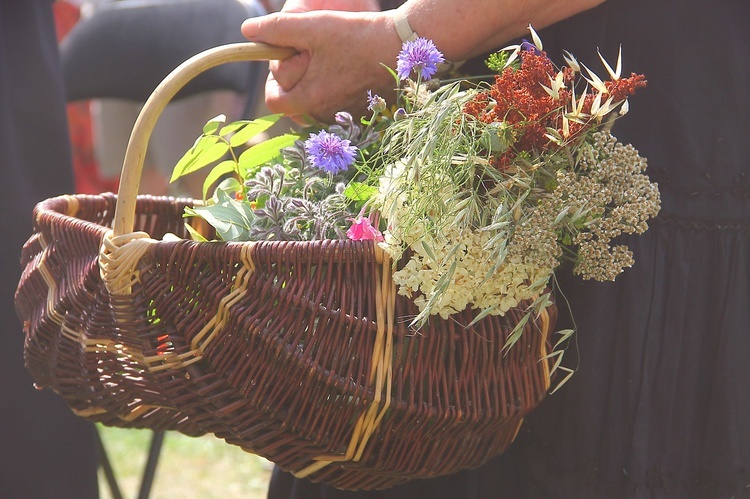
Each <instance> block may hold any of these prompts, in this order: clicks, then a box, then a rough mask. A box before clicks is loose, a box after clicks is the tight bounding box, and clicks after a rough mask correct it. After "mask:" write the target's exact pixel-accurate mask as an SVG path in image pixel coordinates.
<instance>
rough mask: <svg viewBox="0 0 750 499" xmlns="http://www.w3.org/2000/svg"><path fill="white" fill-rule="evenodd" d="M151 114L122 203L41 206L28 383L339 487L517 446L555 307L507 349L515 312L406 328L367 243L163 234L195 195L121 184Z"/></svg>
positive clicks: (30, 248)
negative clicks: (211, 437)
mask: <svg viewBox="0 0 750 499" xmlns="http://www.w3.org/2000/svg"><path fill="white" fill-rule="evenodd" d="M286 55H288V51H279V50H274V49H271V48H268V47H264V46H260V45H254V44H240V45H237V46H227V47H222V48H219V49H214V50H213V51H209V52H208V53H205V54H201V55H200V56H197V57H196V58H194V60H193V59H191V60H189V61H187V62H186V63H185V64H184V65H183V66H184V67H183V66H181V67H180V68H178V69H177V70H175V73H173V75H171V76H170V77H168V80H169V81H167V80H165V83H164V84H162V85H161V86H160V87H159V88H158V89H157V90H156V91H155V92H154V95H153V96H152V99H154V100H156V101H157V104H153V103H151V100H150V101H149V103H151V104H149V103H147V105H146V108H144V109H147V108H149V106H151V109H156V111H154V113H155V115H158V114H159V113H160V112H161V109H163V105H165V104H163V102H164V101H168V100H169V99H170V98H171V95H173V94H174V93H175V92H176V91H177V90H178V89H179V87H180V86H181V85H182V84H184V80H185V79H186V78H187V79H189V78H190V77H191V76H190V75H191V74H193V73H194V72H196V71H202V70H205V69H207V68H208V67H211V66H212V65H216V64H220V63H223V62H227V61H228V60H239V59H259V58H278V57H284V56H286ZM185 67H187V68H189V70H188V71H186V70H185ZM191 72H192V73H191ZM175 74H176V75H183V76H174V75H175ZM185 74H187V76H184V75H185ZM148 113H149V112H148V111H146V110H145V111H144V113H142V115H141V117H140V118H139V122H138V123H136V127H135V128H134V131H133V137H131V145H130V146H129V148H128V156H127V157H126V160H125V166H124V171H123V178H122V180H121V188H120V194H119V197H118V196H115V195H113V194H103V195H100V196H88V195H79V196H61V197H58V198H53V199H49V200H46V201H44V202H42V203H40V204H39V205H38V206H37V207H36V209H35V233H34V235H33V236H32V237H31V239H30V240H29V241H28V242H27V244H26V245H25V246H24V249H23V255H22V265H24V267H25V270H24V272H23V275H22V277H21V281H20V283H19V286H18V291H17V294H16V307H17V310H18V313H19V315H20V317H21V318H22V320H23V321H24V329H25V333H26V349H25V355H26V361H27V366H28V368H29V369H30V371H31V372H32V374H33V376H34V377H35V379H36V380H37V382H38V384H39V385H41V386H43V387H45V388H49V389H52V390H54V391H55V392H57V393H58V394H60V395H61V396H62V397H63V398H64V399H65V400H66V401H67V403H68V404H69V405H70V406H71V408H72V409H73V410H74V411H75V412H76V413H77V414H79V415H81V416H82V417H85V418H87V419H90V420H93V421H98V422H102V423H104V424H107V425H112V426H120V427H132V428H152V429H159V430H177V431H180V432H183V433H185V434H188V435H201V434H205V433H213V434H215V435H216V436H217V437H220V438H223V439H226V441H227V442H229V443H232V444H236V445H239V446H240V447H242V448H243V449H244V450H246V451H249V452H253V453H256V454H259V455H261V456H264V457H266V458H268V459H269V460H271V461H273V462H275V463H277V464H279V465H280V466H281V467H282V468H284V469H287V470H289V471H292V472H294V473H295V474H297V475H298V476H307V477H309V478H310V479H311V480H314V481H323V482H326V483H330V484H332V485H334V486H336V487H339V488H346V489H373V488H385V487H389V486H392V485H395V484H398V483H401V482H404V481H406V480H409V479H412V478H421V477H430V476H436V475H442V474H446V473H451V472H454V471H458V470H461V469H465V468H471V467H475V466H478V465H480V464H482V463H483V462H485V461H486V460H488V459H489V458H491V457H493V456H495V455H497V454H499V453H501V452H502V451H503V450H504V449H505V448H506V447H507V446H508V445H509V444H510V443H511V442H512V441H513V438H514V437H515V435H516V433H517V431H518V428H519V426H520V424H521V421H522V419H523V417H524V416H525V415H526V414H528V413H529V412H530V411H531V410H532V409H533V408H534V407H535V406H536V405H537V404H538V403H539V402H540V401H541V400H542V399H543V397H544V396H545V394H546V392H547V389H548V387H549V365H548V362H547V361H546V360H544V361H542V360H541V359H542V358H543V357H544V356H545V355H546V353H547V340H546V339H547V335H548V333H549V331H550V328H551V327H552V326H553V324H554V320H555V308H554V306H552V307H549V308H548V309H547V310H546V311H545V312H544V313H543V314H542V315H541V316H540V318H539V319H538V320H537V321H530V322H529V323H527V324H526V326H525V330H524V333H523V335H522V337H521V339H520V340H519V341H518V343H517V344H515V345H514V346H513V347H512V348H510V349H509V350H508V351H504V350H503V349H502V348H503V345H504V344H505V341H506V339H507V337H508V335H509V334H510V332H511V331H512V330H513V327H514V325H515V324H516V323H517V321H518V320H519V319H520V318H521V316H522V314H521V313H520V312H512V313H509V314H507V315H506V316H505V317H487V318H484V319H482V320H481V321H480V322H478V323H477V324H476V325H475V326H474V327H472V328H471V329H465V328H464V327H463V326H461V324H468V323H470V322H471V320H472V318H473V315H472V312H468V311H465V312H463V313H461V314H458V315H456V316H454V317H452V318H451V320H440V319H436V320H435V319H433V320H431V321H430V323H429V325H428V326H426V327H424V328H422V329H421V330H419V331H416V332H415V331H413V330H410V329H409V328H408V327H407V324H408V322H409V318H411V317H414V315H415V314H416V313H417V310H416V307H415V306H414V304H413V303H412V302H411V301H409V300H408V299H406V298H404V297H402V296H397V295H396V293H395V287H394V285H393V283H392V280H391V268H392V266H391V264H390V262H389V261H388V259H387V258H386V257H385V256H384V254H383V253H382V251H380V250H379V249H378V248H377V247H376V246H374V245H373V244H372V242H370V241H345V240H328V241H317V242H255V243H198V242H193V241H190V240H187V239H183V240H175V238H172V237H169V236H168V237H166V238H165V237H164V236H165V235H166V234H168V233H173V234H176V235H177V236H178V237H180V238H187V237H188V234H187V233H186V230H185V228H184V225H183V224H184V221H185V219H184V218H183V216H182V215H183V210H184V208H185V206H189V205H192V203H193V202H192V201H191V200H185V199H183V200H179V199H173V198H166V197H150V196H135V194H133V193H134V192H137V185H138V181H139V177H140V169H141V167H142V158H143V151H145V146H144V147H141V149H142V150H140V151H139V150H138V149H139V147H140V146H137V144H139V143H141V142H143V143H147V140H145V138H147V137H148V135H149V134H150V130H151V129H152V128H153V123H154V122H155V119H156V118H155V117H153V118H152V117H150V115H149V114H148Z"/></svg>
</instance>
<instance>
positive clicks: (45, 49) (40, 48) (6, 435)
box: [0, 0, 98, 499]
mask: <svg viewBox="0 0 750 499" xmlns="http://www.w3.org/2000/svg"><path fill="white" fill-rule="evenodd" d="M64 103H65V97H64V92H63V88H62V74H61V71H60V66H59V60H58V54H57V39H56V36H55V26H54V22H53V17H52V2H51V0H3V1H0V174H2V196H0V209H1V210H2V211H0V213H2V237H1V238H0V264H2V271H1V273H0V276H1V277H2V278H0V324H1V325H2V326H1V327H2V329H0V338H2V347H1V348H0V407H1V408H2V409H0V497H3V498H9V499H16V498H17V499H67V498H71V499H87V498H95V497H98V486H97V475H96V470H97V456H96V446H95V440H94V437H95V434H94V426H93V425H92V424H91V423H88V422H86V421H84V420H83V419H80V418H78V417H77V416H75V415H74V414H73V413H72V411H71V410H70V409H69V408H68V406H67V405H66V404H65V402H64V401H63V399H62V398H60V397H59V396H57V395H55V394H54V393H52V392H49V391H37V390H35V389H34V386H33V380H32V379H31V376H30V375H29V373H28V372H27V371H26V369H25V368H24V363H23V338H24V336H23V331H22V326H21V323H20V321H19V319H18V316H17V315H16V311H15V307H14V304H13V295H14V293H15V289H16V286H17V284H18V280H19V278H20V275H21V266H20V258H21V247H22V246H23V243H24V242H25V241H26V240H27V239H28V238H29V236H30V235H31V230H32V210H33V208H34V205H35V204H36V203H37V202H39V201H41V200H43V199H45V198H48V197H51V196H54V195H58V194H63V193H71V192H73V179H72V166H71V159H70V145H69V138H68V132H67V122H66V115H65V107H64Z"/></svg>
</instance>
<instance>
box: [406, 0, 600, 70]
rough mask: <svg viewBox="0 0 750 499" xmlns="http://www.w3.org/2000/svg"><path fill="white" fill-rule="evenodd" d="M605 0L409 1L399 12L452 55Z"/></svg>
mask: <svg viewBox="0 0 750 499" xmlns="http://www.w3.org/2000/svg"><path fill="white" fill-rule="evenodd" d="M603 1H604V0H460V1H456V0H408V1H407V2H406V3H404V4H403V5H402V6H401V7H399V9H398V11H399V12H400V13H402V14H404V15H406V17H407V19H408V20H409V24H410V25H411V27H412V29H413V30H414V31H415V32H416V33H418V34H419V36H422V37H425V38H429V39H431V40H432V41H433V42H434V43H435V45H436V46H437V47H438V48H439V49H440V50H441V51H442V52H443V53H444V54H445V57H446V58H447V59H448V60H452V61H458V60H464V59H467V58H469V57H472V56H475V55H478V54H482V53H484V52H487V51H489V50H492V49H493V48H496V47H499V46H501V45H503V44H505V43H507V42H508V41H509V40H512V39H514V38H517V37H519V36H523V35H526V34H528V29H527V26H528V25H529V23H531V24H532V25H533V26H534V29H541V28H544V27H546V26H549V25H551V24H554V23H556V22H558V21H561V20H563V19H566V18H568V17H570V16H572V15H574V14H577V13H578V12H582V11H584V10H588V9H590V8H592V7H595V6H596V5H598V4H600V3H602V2H603Z"/></svg>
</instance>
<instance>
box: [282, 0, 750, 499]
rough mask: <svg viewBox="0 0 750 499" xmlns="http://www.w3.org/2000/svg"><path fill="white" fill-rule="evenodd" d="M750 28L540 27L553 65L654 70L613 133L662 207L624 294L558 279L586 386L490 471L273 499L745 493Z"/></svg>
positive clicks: (665, 21) (657, 1)
mask: <svg viewBox="0 0 750 499" xmlns="http://www.w3.org/2000/svg"><path fill="white" fill-rule="evenodd" d="M498 15H502V13H500V12H499V13H498ZM749 20H750V3H748V2H747V1H746V0H726V1H724V2H711V1H709V0H610V1H608V2H605V3H604V4H602V5H601V6H599V7H597V8H595V9H593V10H590V11H587V12H584V13H582V14H579V15H578V16H575V17H574V18H571V19H569V20H567V21H564V22H561V23H559V24H557V25H555V26H553V27H551V28H549V29H546V30H543V31H542V32H541V35H542V39H543V42H544V45H545V47H544V48H545V50H547V51H548V52H549V54H550V56H551V57H552V58H553V59H554V60H556V61H559V62H562V57H561V54H562V49H567V50H569V51H570V52H572V53H573V54H575V55H576V56H577V57H578V59H579V61H581V62H583V63H584V64H586V66H588V67H590V68H592V69H593V70H595V72H597V73H598V74H599V75H600V76H602V77H605V76H606V70H604V69H603V66H602V65H601V63H600V62H599V59H598V55H597V54H596V50H597V48H599V49H600V50H601V53H602V54H603V55H604V56H605V57H606V59H607V60H608V61H609V62H610V63H611V64H612V65H614V63H615V61H616V59H617V53H618V49H619V46H620V44H622V52H623V72H624V74H630V72H631V71H632V72H637V73H643V74H645V75H646V78H647V79H648V86H647V88H645V89H643V90H641V91H639V92H638V93H637V94H636V95H635V96H634V97H632V98H631V102H630V104H631V111H630V114H629V115H627V116H625V117H624V118H623V119H622V120H620V121H618V122H617V123H616V124H615V127H614V130H613V132H614V133H615V135H617V137H618V138H619V139H620V140H621V141H622V142H626V143H632V144H634V145H635V146H636V148H638V149H639V151H640V152H641V154H642V155H643V156H645V157H647V158H648V162H649V171H648V173H649V174H650V176H651V177H652V179H654V180H655V181H657V182H658V183H659V186H660V190H661V194H662V211H661V213H660V214H659V216H658V217H657V219H655V220H653V221H652V222H651V224H650V225H651V228H650V229H649V231H648V232H647V233H646V234H644V235H640V236H635V237H628V238H625V239H624V241H623V242H624V243H626V244H628V245H629V247H630V248H631V249H632V250H633V251H634V254H635V261H636V263H635V265H634V267H633V268H631V269H627V270H626V271H625V272H624V273H623V274H622V275H620V276H619V277H618V278H617V280H616V281H615V282H614V283H598V282H590V281H589V282H584V281H582V280H580V279H579V278H577V277H574V276H572V275H570V274H569V273H567V272H565V271H561V272H560V273H559V275H558V278H559V279H560V281H561V288H562V291H563V293H564V295H565V298H566V299H567V300H568V301H569V303H570V309H571V310H572V312H573V319H574V321H575V325H576V328H577V334H576V336H575V342H574V343H573V344H571V345H570V347H569V348H568V351H567V353H566V360H565V363H566V364H567V365H568V366H570V367H574V368H576V369H577V372H576V374H575V375H574V376H573V378H572V379H571V380H570V381H569V382H568V383H567V384H565V385H564V386H563V387H562V388H561V389H560V390H559V391H558V392H556V393H554V394H552V395H550V396H548V397H547V399H546V400H545V401H544V402H543V403H542V404H541V406H540V407H539V408H538V409H537V410H536V411H535V412H533V413H532V414H531V415H530V416H529V417H528V418H527V419H526V421H525V422H524V425H523V426H522V428H521V431H520V433H519V436H518V438H517V439H516V441H515V442H514V444H513V445H512V446H511V448H510V449H509V450H508V451H507V452H506V453H505V454H503V455H502V456H499V457H498V458H496V459H494V460H492V461H490V462H489V463H487V464H486V465H484V466H482V467H480V468H478V469H475V470H469V471H465V472H461V473H458V474H455V475H451V476H448V477H441V478H438V479H428V480H415V481H413V482H410V483H408V484H405V485H403V486H399V487H395V488H393V489H389V490H384V491H369V492H346V491H340V490H336V489H333V488H331V487H328V486H324V485H317V484H311V483H310V482H308V481H305V480H296V479H293V478H292V477H291V476H290V475H289V474H287V473H284V472H282V471H280V470H275V472H274V476H273V479H272V482H271V487H270V490H269V498H271V499H282V498H283V499H290V498H294V499H317V498H320V499H334V498H335V499H354V498H362V499H364V498H371V499H374V498H389V499H401V498H513V499H517V498H541V497H544V498H560V499H567V498H571V499H573V498H584V499H587V498H610V497H611V498H666V499H671V498H675V499H677V498H696V499H698V498H700V499H706V498H707V499H712V498H717V499H718V498H725V499H729V498H732V497H734V498H741V497H750V390H749V389H748V387H747V383H748V381H749V380H750V83H749V82H750V30H748V29H747V22H748V21H749ZM560 308H561V310H563V309H565V307H564V306H562V307H560ZM568 321H570V318H564V317H563V318H562V319H561V322H560V323H559V324H558V326H560V327H566V326H567V325H568V324H566V322H568Z"/></svg>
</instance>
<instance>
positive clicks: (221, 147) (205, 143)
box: [169, 135, 229, 182]
mask: <svg viewBox="0 0 750 499" xmlns="http://www.w3.org/2000/svg"><path fill="white" fill-rule="evenodd" d="M227 151H229V144H227V142H226V141H225V140H223V139H221V138H220V137H217V136H216V135H203V136H201V137H200V138H199V139H198V140H197V141H196V142H195V145H194V146H193V147H192V148H191V149H190V150H189V151H188V152H186V153H185V155H184V156H183V157H182V158H181V159H180V160H179V161H178V162H177V165H176V166H175V167H174V170H173V171H172V178H170V179H169V181H170V182H174V181H175V180H177V179H178V178H180V177H184V176H185V175H187V174H188V173H193V172H195V171H198V170H200V169H201V168H203V167H204V166H208V165H210V164H211V163H213V162H215V161H218V160H219V159H221V158H222V157H224V155H225V154H226V153H227Z"/></svg>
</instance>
